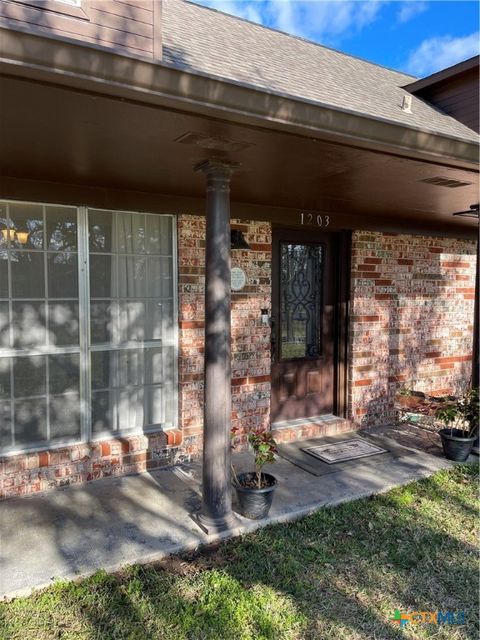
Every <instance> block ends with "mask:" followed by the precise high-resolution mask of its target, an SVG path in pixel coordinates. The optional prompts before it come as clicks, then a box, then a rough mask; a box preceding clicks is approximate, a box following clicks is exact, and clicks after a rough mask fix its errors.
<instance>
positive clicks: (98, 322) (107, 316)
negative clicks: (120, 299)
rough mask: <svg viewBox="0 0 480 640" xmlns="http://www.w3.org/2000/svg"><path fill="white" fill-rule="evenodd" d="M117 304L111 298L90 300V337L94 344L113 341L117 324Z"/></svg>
mask: <svg viewBox="0 0 480 640" xmlns="http://www.w3.org/2000/svg"><path fill="white" fill-rule="evenodd" d="M115 317H116V304H115V303H114V302H111V301H110V300H99V301H97V300H95V301H93V300H92V301H91V302H90V337H91V341H92V344H101V343H103V342H112V340H113V329H114V326H115V324H116V322H115Z"/></svg>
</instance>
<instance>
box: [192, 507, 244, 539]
mask: <svg viewBox="0 0 480 640" xmlns="http://www.w3.org/2000/svg"><path fill="white" fill-rule="evenodd" d="M190 517H191V518H192V520H193V521H194V522H195V524H196V525H197V526H198V527H200V529H201V530H202V531H203V532H204V533H206V534H207V535H212V534H214V533H222V532H223V531H228V530H232V531H233V530H234V529H236V528H237V527H238V524H239V522H238V520H237V518H236V517H235V514H234V513H233V512H231V513H229V514H228V515H227V516H225V517H223V518H212V517H211V516H206V515H204V514H203V513H191V514H190Z"/></svg>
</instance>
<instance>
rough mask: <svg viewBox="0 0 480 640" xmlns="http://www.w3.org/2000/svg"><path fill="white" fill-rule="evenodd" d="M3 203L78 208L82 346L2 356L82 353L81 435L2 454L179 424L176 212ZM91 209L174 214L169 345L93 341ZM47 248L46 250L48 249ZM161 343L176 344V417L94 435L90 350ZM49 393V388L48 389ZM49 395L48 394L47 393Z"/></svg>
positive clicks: (6, 351) (151, 343)
mask: <svg viewBox="0 0 480 640" xmlns="http://www.w3.org/2000/svg"><path fill="white" fill-rule="evenodd" d="M0 201H1V202H2V203H5V204H7V205H9V204H16V205H18V204H27V205H31V204H33V205H39V206H42V207H43V209H44V220H45V219H46V218H45V215H46V214H45V207H46V206H53V207H55V206H58V207H70V208H74V209H76V211H77V258H78V313H79V347H45V348H36V349H14V348H10V349H4V350H2V352H1V354H0V358H3V357H9V358H15V357H17V356H29V355H47V354H49V355H50V354H53V355H55V354H57V353H58V354H68V353H79V354H80V394H79V395H80V439H68V438H65V440H63V441H62V442H55V443H47V444H45V443H44V444H41V445H40V444H39V445H32V446H28V447H15V448H11V449H6V450H5V451H2V452H1V453H0V456H1V457H8V456H14V455H18V454H21V453H32V452H35V451H42V450H55V449H63V448H65V447H69V446H75V445H79V444H85V443H87V442H99V441H104V440H107V439H109V440H112V439H113V440H114V439H115V438H121V437H130V436H138V435H141V434H144V433H154V432H157V431H162V430H163V431H168V430H169V429H172V428H175V427H176V426H177V425H178V415H179V406H178V402H179V395H178V392H179V387H178V352H179V346H178V343H179V335H178V250H177V224H176V223H177V218H176V216H175V215H172V214H164V213H162V214H154V213H151V212H148V211H132V210H124V209H100V208H97V207H86V206H78V205H70V204H65V203H63V204H59V203H53V202H35V201H32V200H11V199H9V200H7V199H1V200H0ZM89 209H92V210H95V211H104V212H106V213H112V212H117V213H122V214H123V213H126V214H133V215H135V214H139V215H161V216H164V217H170V218H171V220H172V238H171V243H172V291H173V294H172V297H173V299H172V314H173V317H172V322H173V338H172V341H171V344H170V343H169V344H168V345H165V344H164V343H160V344H159V343H158V341H146V342H142V343H126V344H125V345H124V344H122V345H121V346H119V345H111V346H106V345H104V344H102V345H92V344H91V342H90V261H89V255H90V254H89V237H88V211H89ZM45 251H46V250H45ZM11 298H12V296H11V282H10V273H9V300H11ZM145 346H147V347H157V348H161V347H163V346H166V347H171V348H173V353H174V364H173V393H174V398H173V419H172V423H171V424H170V423H169V424H155V425H152V426H150V427H140V428H137V429H129V430H124V431H121V430H119V431H118V432H116V433H112V432H111V431H104V432H102V433H99V434H95V435H93V433H92V423H91V422H92V421H91V397H92V389H91V367H90V354H91V353H93V352H95V351H115V350H118V349H122V350H123V349H141V348H143V347H145ZM47 393H48V389H47ZM47 397H48V395H47ZM12 425H13V428H14V424H13V422H12Z"/></svg>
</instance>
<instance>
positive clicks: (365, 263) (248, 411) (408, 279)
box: [0, 215, 475, 497]
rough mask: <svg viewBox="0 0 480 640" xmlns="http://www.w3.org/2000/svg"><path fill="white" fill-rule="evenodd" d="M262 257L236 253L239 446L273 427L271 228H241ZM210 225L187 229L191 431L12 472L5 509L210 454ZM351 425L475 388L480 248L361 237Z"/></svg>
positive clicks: (182, 253)
mask: <svg viewBox="0 0 480 640" xmlns="http://www.w3.org/2000/svg"><path fill="white" fill-rule="evenodd" d="M232 226H233V227H234V228H238V229H240V230H241V231H242V232H243V234H244V236H245V238H246V240H247V241H248V243H249V244H250V247H251V249H250V250H249V251H243V250H240V251H238V250H235V251H233V252H232V266H238V267H241V268H242V269H243V270H244V271H245V274H246V278H247V281H246V285H245V287H244V288H243V289H242V291H239V292H232V377H233V380H232V404H233V408H232V424H233V425H234V426H237V427H240V433H239V437H238V444H240V445H244V444H245V442H246V434H247V432H248V430H249V429H251V428H254V427H265V428H267V427H268V426H269V424H270V419H269V411H270V328H269V327H268V326H265V325H263V324H262V321H261V309H268V310H270V304H271V300H270V296H271V227H270V224H268V223H262V222H245V221H241V222H240V221H233V222H232ZM204 252H205V220H204V218H202V217H197V216H189V215H184V216H179V218H178V287H179V421H178V425H177V426H178V428H177V429H175V430H172V431H169V432H165V433H163V432H160V433H153V434H148V435H140V436H132V437H128V438H121V439H112V440H109V441H106V442H102V443H91V444H81V445H75V446H71V447H63V448H61V449H55V450H51V451H42V452H38V453H31V454H22V455H16V456H11V457H7V458H3V459H2V460H0V492H1V496H2V497H8V496H14V495H25V494H29V493H35V492H38V491H45V490H48V489H52V488H55V487H59V486H64V485H66V484H78V483H82V482H86V481H90V480H95V479H97V478H101V477H106V476H112V475H124V474H128V473H135V472H141V471H146V470H150V469H155V468H158V467H160V466H162V465H166V464H172V463H175V462H179V461H182V460H188V459H191V458H193V457H196V456H198V455H199V454H200V451H201V446H202V420H203V407H202V404H203V332H204V313H203V304H204V263H205V256H204ZM351 276H352V278H351V317H350V347H349V349H350V357H349V389H348V394H349V417H350V418H351V419H352V421H353V422H354V423H355V425H356V426H363V425H371V424H379V423H387V422H389V421H392V420H394V419H395V411H394V406H393V400H394V394H395V391H396V390H397V389H398V388H399V387H401V386H403V385H405V386H407V387H415V388H416V389H418V390H421V391H428V392H431V393H434V392H437V393H451V392H454V391H457V390H459V389H460V388H462V387H464V386H465V385H466V384H468V381H469V378H470V376H471V350H472V323H473V305H474V286H475V284H474V283H475V242H474V241H468V240H455V239H449V238H434V237H422V236H407V235H396V234H390V233H373V232H362V231H358V232H355V233H354V234H353V241H352V274H351ZM330 428H332V429H334V430H336V431H341V430H343V429H345V428H350V427H349V424H348V423H347V422H346V421H337V423H336V424H333V422H332V424H331V425H330V426H329V425H328V424H319V425H311V424H306V425H303V426H302V428H300V429H293V430H292V429H287V430H285V431H284V433H282V434H279V436H280V439H282V440H291V439H293V438H295V437H311V436H312V435H320V434H321V433H324V432H326V431H327V430H329V429H330Z"/></svg>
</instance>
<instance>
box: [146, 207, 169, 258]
mask: <svg viewBox="0 0 480 640" xmlns="http://www.w3.org/2000/svg"><path fill="white" fill-rule="evenodd" d="M147 252H148V253H160V254H162V255H164V256H170V255H172V218H171V217H170V216H154V215H149V216H147Z"/></svg>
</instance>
